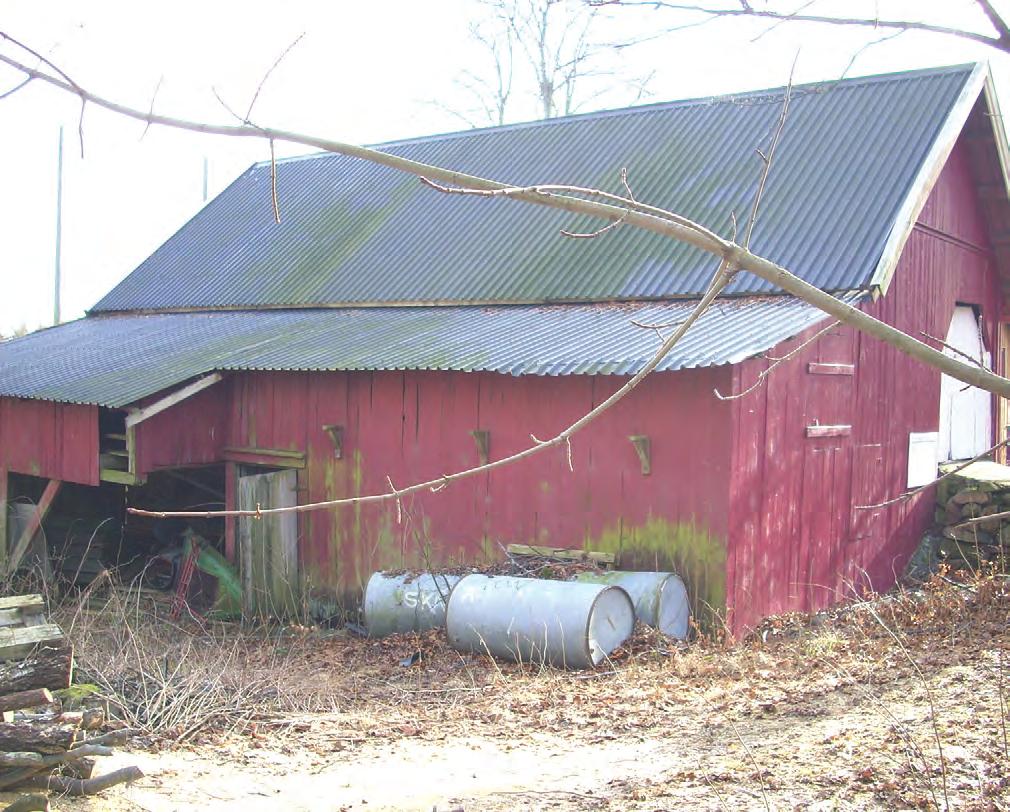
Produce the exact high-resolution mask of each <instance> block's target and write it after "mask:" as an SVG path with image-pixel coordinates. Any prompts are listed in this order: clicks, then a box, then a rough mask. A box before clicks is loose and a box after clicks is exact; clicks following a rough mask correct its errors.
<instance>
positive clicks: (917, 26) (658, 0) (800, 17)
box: [590, 0, 1010, 51]
mask: <svg viewBox="0 0 1010 812" xmlns="http://www.w3.org/2000/svg"><path fill="white" fill-rule="evenodd" d="M590 2H591V4H592V5H601V6H604V5H622V6H651V7H653V8H665V9H671V10H675V11H694V12H697V13H699V14H708V15H711V16H712V17H756V18H763V19H770V20H780V21H782V22H803V23H826V24H828V25H842V26H861V27H866V28H896V29H900V30H902V31H927V32H930V33H933V34H950V35H951V36H955V37H961V38H963V39H967V40H971V41H972V42H981V43H982V44H983V45H991V46H992V47H993V48H997V49H999V50H1001V51H1006V50H1010V46H1008V45H1007V44H1006V43H1005V42H1004V41H1003V39H1002V38H998V37H992V36H988V35H986V34H978V33H976V32H974V31H968V30H966V29H963V28H953V27H950V26H945V25H936V24H933V23H924V22H918V21H914V20H881V19H878V18H873V19H869V18H866V17H829V16H826V15H821V14H798V13H788V12H782V11H771V10H764V9H755V8H750V7H748V8H738V9H736V8H709V7H706V6H702V5H699V4H694V3H667V2H663V0H590Z"/></svg>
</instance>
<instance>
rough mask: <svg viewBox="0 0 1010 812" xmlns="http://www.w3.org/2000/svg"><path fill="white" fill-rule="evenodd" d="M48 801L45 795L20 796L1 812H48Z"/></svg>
mask: <svg viewBox="0 0 1010 812" xmlns="http://www.w3.org/2000/svg"><path fill="white" fill-rule="evenodd" d="M49 809H50V807H49V799H48V798H47V797H46V796H45V795H22V796H21V797H20V798H18V799H17V800H15V801H14V802H13V803H10V804H8V805H7V806H5V807H4V808H3V812H49Z"/></svg>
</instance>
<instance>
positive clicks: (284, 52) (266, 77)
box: [243, 31, 305, 124]
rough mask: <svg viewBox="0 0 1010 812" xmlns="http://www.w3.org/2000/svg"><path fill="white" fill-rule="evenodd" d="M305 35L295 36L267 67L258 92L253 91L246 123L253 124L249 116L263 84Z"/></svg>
mask: <svg viewBox="0 0 1010 812" xmlns="http://www.w3.org/2000/svg"><path fill="white" fill-rule="evenodd" d="M304 36H305V32H304V31H303V32H302V33H301V34H299V35H298V36H297V37H295V39H294V41H293V42H292V43H291V44H290V45H288V47H287V48H285V49H284V50H283V51H281V55H280V56H278V57H277V59H275V60H274V63H273V64H272V65H271V66H270V67H269V68H268V69H267V72H266V73H264V74H263V78H262V79H260V83H259V84H258V85H257V86H256V92H255V93H253V97H252V99H251V100H250V102H249V107H248V108H247V109H246V111H245V118H244V119H243V122H244V123H246V124H251V123H252V122H251V121H250V120H249V117H250V116H251V115H252V111H253V107H255V106H256V100H257V99H259V97H260V91H261V90H263V85H265V84H266V82H267V79H269V78H270V74H271V73H273V72H274V71H275V70H277V66H278V65H280V64H281V62H283V61H284V58H285V57H286V56H287V55H288V54H289V53H291V50H292V49H293V48H294V47H295V46H296V45H297V44H298V43H299V42H301V41H302V37H304Z"/></svg>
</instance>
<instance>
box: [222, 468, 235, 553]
mask: <svg viewBox="0 0 1010 812" xmlns="http://www.w3.org/2000/svg"><path fill="white" fill-rule="evenodd" d="M224 507H225V510H235V509H236V508H237V507H238V463H236V462H226V463H225V464H224ZM237 533H238V519H236V518H235V517H234V516H226V517H225V520H224V557H225V558H227V559H228V562H229V563H230V564H235V563H236V561H237V559H236V558H235V539H236V538H237Z"/></svg>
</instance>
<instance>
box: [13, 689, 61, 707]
mask: <svg viewBox="0 0 1010 812" xmlns="http://www.w3.org/2000/svg"><path fill="white" fill-rule="evenodd" d="M52 702H53V695H52V694H51V693H49V689H48V688H32V689H31V690H30V691H18V692H17V693H13V694H7V695H6V696H0V711H16V710H23V709H24V708H37V707H39V705H51V704H52Z"/></svg>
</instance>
